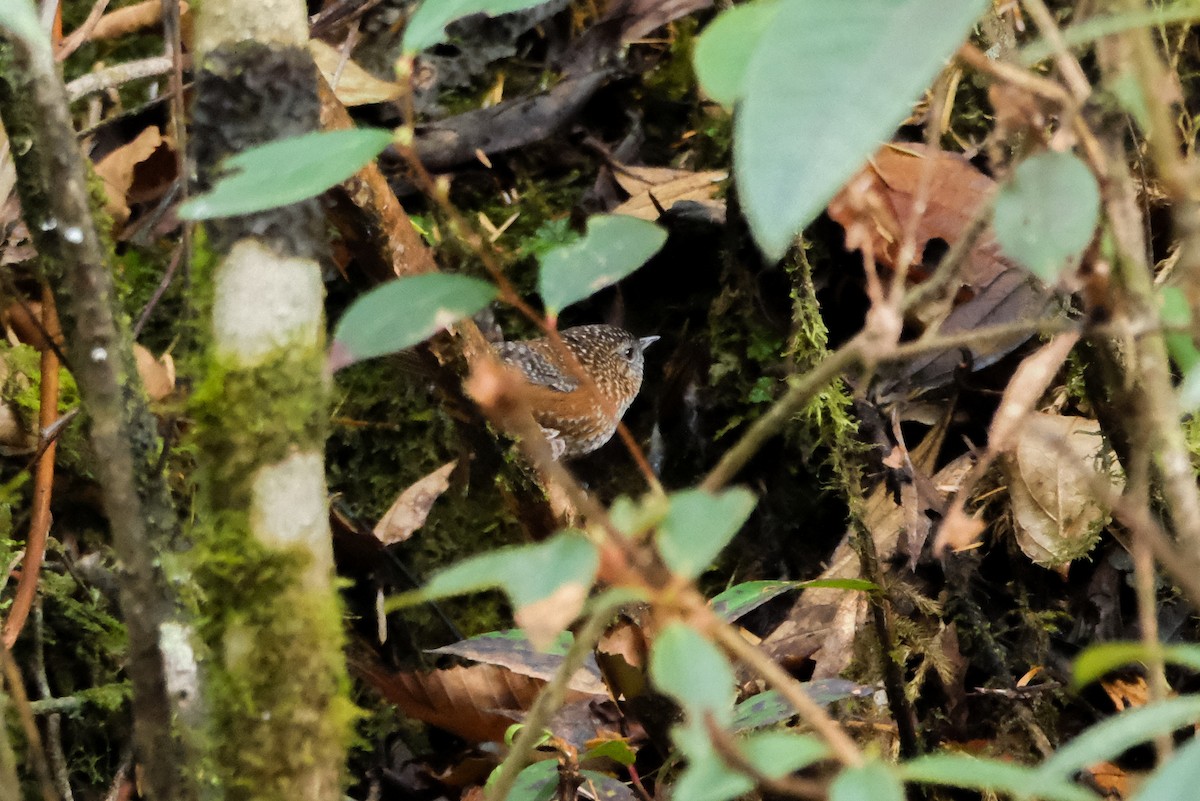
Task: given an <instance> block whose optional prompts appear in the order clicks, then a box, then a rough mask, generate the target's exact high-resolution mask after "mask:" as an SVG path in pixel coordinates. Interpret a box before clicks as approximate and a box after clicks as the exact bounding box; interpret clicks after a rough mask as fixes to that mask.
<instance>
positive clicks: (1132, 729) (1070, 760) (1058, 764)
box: [1038, 695, 1200, 780]
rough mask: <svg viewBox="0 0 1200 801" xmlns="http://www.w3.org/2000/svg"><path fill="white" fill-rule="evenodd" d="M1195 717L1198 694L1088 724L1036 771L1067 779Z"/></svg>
mask: <svg viewBox="0 0 1200 801" xmlns="http://www.w3.org/2000/svg"><path fill="white" fill-rule="evenodd" d="M1197 718H1200V696H1196V695H1189V696H1184V697H1182V698H1172V699H1169V700H1166V701H1157V702H1155V703H1151V704H1147V705H1146V706H1143V707H1139V708H1137V709H1130V710H1128V711H1125V712H1122V713H1121V714H1119V715H1116V716H1114V717H1111V718H1109V719H1108V720H1106V721H1104V722H1102V723H1097V724H1096V725H1094V726H1091V727H1090V728H1088V729H1087V730H1085V731H1084V732H1083V733H1082V734H1080V735H1079V736H1078V737H1076V738H1075V739H1074V740H1071V741H1070V742H1069V743H1067V744H1066V745H1064V746H1062V747H1060V748H1059V749H1058V751H1057V752H1056V753H1055V754H1054V756H1052V757H1050V759H1048V760H1046V762H1045V763H1044V764H1043V765H1042V767H1041V768H1039V769H1038V774H1039V776H1040V777H1042V778H1045V779H1068V778H1070V777H1071V776H1072V775H1073V774H1074V773H1076V772H1077V771H1080V770H1083V769H1084V768H1086V767H1087V766H1088V765H1092V764H1094V763H1096V762H1103V761H1105V760H1110V759H1114V758H1116V757H1117V756H1119V755H1120V754H1122V753H1124V752H1125V751H1127V750H1128V749H1130V748H1132V747H1133V746H1135V745H1139V744H1140V743H1144V742H1146V741H1147V740H1151V739H1153V738H1155V737H1158V736H1159V735H1163V734H1170V733H1171V732H1173V731H1175V730H1176V729H1178V728H1181V727H1183V726H1186V725H1189V724H1191V723H1194V722H1195V721H1196V719H1197ZM1039 780H1040V779H1039Z"/></svg>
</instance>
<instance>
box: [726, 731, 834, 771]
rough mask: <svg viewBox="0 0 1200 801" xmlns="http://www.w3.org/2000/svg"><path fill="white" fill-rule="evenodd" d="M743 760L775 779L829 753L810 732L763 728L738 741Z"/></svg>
mask: <svg viewBox="0 0 1200 801" xmlns="http://www.w3.org/2000/svg"><path fill="white" fill-rule="evenodd" d="M738 746H739V748H740V749H741V751H742V753H743V754H744V755H745V756H746V760H747V761H748V762H749V763H750V764H751V765H753V766H754V768H755V770H757V771H758V772H759V773H761V774H763V775H764V776H768V777H770V778H772V779H778V778H780V777H782V776H786V775H788V774H789V773H794V772H795V771H798V770H803V769H804V768H807V767H808V766H809V765H812V764H814V763H816V762H820V761H821V760H822V759H825V758H827V757H828V756H829V747H828V746H826V745H825V743H823V742H821V741H820V740H818V739H817V738H816V737H813V736H812V735H810V734H794V733H792V732H788V731H764V732H758V733H757V734H751V735H750V736H749V737H746V738H745V739H744V740H740V741H739V742H738Z"/></svg>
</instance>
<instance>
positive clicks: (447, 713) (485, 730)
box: [350, 658, 593, 742]
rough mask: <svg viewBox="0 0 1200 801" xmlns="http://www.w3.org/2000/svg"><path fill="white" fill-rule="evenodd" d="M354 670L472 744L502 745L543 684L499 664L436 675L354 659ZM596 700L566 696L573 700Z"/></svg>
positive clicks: (406, 708) (411, 711)
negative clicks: (494, 743)
mask: <svg viewBox="0 0 1200 801" xmlns="http://www.w3.org/2000/svg"><path fill="white" fill-rule="evenodd" d="M350 668H351V670H352V671H353V672H354V673H355V674H357V675H358V676H359V677H361V678H362V679H363V680H364V681H365V682H366V683H367V684H369V685H370V686H372V687H374V688H375V690H376V691H378V692H379V694H380V695H382V696H383V697H384V698H386V699H387V700H389V701H391V702H392V703H393V704H395V705H396V706H397V707H399V708H400V710H401V711H402V712H404V713H405V714H406V715H409V716H411V717H414V718H416V719H417V720H420V721H424V722H425V723H429V724H431V725H433V726H437V727H438V728H440V729H445V730H446V731H448V732H451V733H452V734H457V735H458V736H460V737H462V738H464V739H467V740H470V741H472V742H488V741H491V742H503V740H504V733H505V731H507V729H508V727H509V726H511V725H512V724H513V723H515V722H517V721H518V720H520V719H521V717H522V713H523V712H524V711H525V710H527V709H529V707H530V705H531V704H532V703H533V700H534V698H536V697H537V694H538V693H539V692H540V691H541V689H542V687H544V686H545V682H544V681H540V680H538V679H534V678H530V677H529V676H521V675H519V674H516V673H513V672H512V671H510V670H506V669H505V668H502V667H497V666H496V665H471V666H469V667H454V668H450V669H448V670H438V671H434V672H431V673H392V672H390V671H388V670H386V669H385V668H383V667H382V666H380V665H378V664H368V663H367V662H365V661H363V660H361V659H358V658H351V659H350ZM591 697H593V696H590V695H587V694H585V693H578V692H574V691H568V692H567V700H568V701H576V700H581V699H585V698H591Z"/></svg>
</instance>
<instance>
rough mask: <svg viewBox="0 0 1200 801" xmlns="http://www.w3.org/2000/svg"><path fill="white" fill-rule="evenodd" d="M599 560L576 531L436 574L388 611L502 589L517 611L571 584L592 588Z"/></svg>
mask: <svg viewBox="0 0 1200 801" xmlns="http://www.w3.org/2000/svg"><path fill="white" fill-rule="evenodd" d="M599 565H600V557H599V555H598V554H597V552H596V546H594V545H592V543H590V542H588V540H587V538H585V537H584V536H583V535H582V534H580V533H579V532H577V531H565V532H562V533H560V534H556V535H554V536H553V537H551V538H550V539H548V540H546V541H545V542H539V543H538V544H536V545H520V546H514V547H510V548H500V549H499V550H495V551H491V552H489V553H484V554H480V555H479V556H473V557H470V558H469V559H464V560H463V561H461V562H458V563H457V564H454V565H451V566H450V567H447V568H445V569H443V570H439V571H438V572H436V573H434V574H433V577H432V578H430V579H429V582H428V583H427V584H426V585H425V587H424V588H422V589H420V590H415V591H413V592H406V593H403V594H401V595H399V596H396V597H395V598H392V599H391V600H390V601H388V608H389V609H398V608H400V607H403V606H409V605H411V604H413V603H419V602H422V601H428V600H433V599H436V598H446V597H449V596H452V595H463V594H464V593H468V592H478V591H480V590H488V589H492V588H493V587H499V588H500V589H502V590H504V593H505V594H506V595H507V596H508V597H509V599H510V600H511V601H512V604H513V606H515V607H517V608H518V609H519V608H521V607H523V606H528V605H529V604H531V603H535V602H537V601H540V600H542V599H544V598H548V597H550V596H551V595H553V594H554V593H555V591H556V590H558V589H559V588H560V587H562V586H563V585H564V584H568V583H577V584H583V585H585V586H587V587H591V585H592V582H593V581H594V579H595V577H596V569H597V568H598V567H599Z"/></svg>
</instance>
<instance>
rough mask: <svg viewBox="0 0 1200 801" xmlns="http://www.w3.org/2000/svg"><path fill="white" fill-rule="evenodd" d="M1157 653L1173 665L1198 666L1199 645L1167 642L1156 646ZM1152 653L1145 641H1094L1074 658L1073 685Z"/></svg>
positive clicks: (1144, 659)
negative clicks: (1168, 643)
mask: <svg viewBox="0 0 1200 801" xmlns="http://www.w3.org/2000/svg"><path fill="white" fill-rule="evenodd" d="M1157 650H1158V657H1159V658H1160V659H1162V660H1163V661H1164V662H1168V663H1170V664H1173V665H1183V666H1184V667H1188V668H1191V669H1192V670H1200V645H1167V646H1159V647H1158V649H1157ZM1153 656H1154V655H1153V654H1151V653H1150V652H1149V649H1147V647H1146V645H1145V643H1140V642H1106V643H1102V644H1100V645H1093V646H1091V647H1090V648H1088V649H1087V650H1085V651H1084V652H1083V653H1081V654H1080V655H1079V656H1078V657H1076V658H1075V664H1074V666H1073V676H1072V679H1073V683H1074V685H1075V687H1076V688H1078V687H1083V686H1084V685H1086V684H1090V683H1091V682H1093V681H1096V680H1097V679H1099V678H1100V677H1102V676H1104V675H1105V674H1106V673H1110V672H1112V671H1113V670H1116V669H1117V668H1119V667H1122V666H1124V665H1128V664H1130V663H1131V662H1147V661H1149V660H1150V659H1151V658H1152V657H1153Z"/></svg>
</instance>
